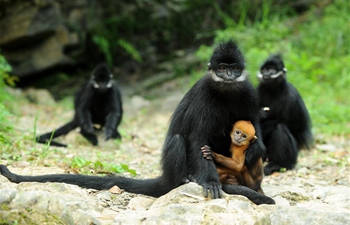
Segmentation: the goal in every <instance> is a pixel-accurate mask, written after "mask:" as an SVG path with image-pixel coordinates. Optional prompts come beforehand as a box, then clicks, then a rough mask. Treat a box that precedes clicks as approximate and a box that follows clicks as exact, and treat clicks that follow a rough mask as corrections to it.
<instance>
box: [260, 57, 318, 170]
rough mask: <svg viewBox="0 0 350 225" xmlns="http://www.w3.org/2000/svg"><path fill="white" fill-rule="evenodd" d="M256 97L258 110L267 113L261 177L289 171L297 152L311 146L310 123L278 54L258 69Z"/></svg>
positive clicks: (263, 127) (264, 118)
mask: <svg viewBox="0 0 350 225" xmlns="http://www.w3.org/2000/svg"><path fill="white" fill-rule="evenodd" d="M258 78H259V80H260V82H259V85H258V88H257V90H258V94H259V101H260V103H259V104H260V107H269V108H270V110H269V112H268V113H266V114H265V116H264V117H262V118H261V126H262V134H263V141H264V144H265V146H266V148H267V155H266V158H265V160H266V161H267V165H266V166H265V167H264V173H265V175H269V174H271V173H273V172H275V171H280V169H281V168H286V169H288V170H290V169H293V168H294V166H295V164H296V163H297V158H298V151H299V150H300V149H301V148H310V147H311V144H312V142H313V137H312V133H311V120H310V116H309V113H308V111H307V108H306V106H305V104H304V101H303V99H302V98H301V96H300V94H299V92H298V91H297V89H295V87H294V86H293V85H292V84H290V83H289V82H288V81H287V69H286V68H285V67H284V63H283V60H282V57H281V55H280V54H274V55H271V56H270V57H269V58H268V59H267V60H266V61H265V62H264V63H263V64H262V66H261V68H260V72H259V73H258Z"/></svg>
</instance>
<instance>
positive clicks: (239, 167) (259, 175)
mask: <svg viewBox="0 0 350 225" xmlns="http://www.w3.org/2000/svg"><path fill="white" fill-rule="evenodd" d="M230 136H231V140H232V143H231V147H230V152H231V155H232V156H231V157H226V156H223V155H221V154H217V153H215V152H213V151H211V148H210V147H209V146H207V145H205V146H203V147H202V152H203V156H204V158H206V159H208V160H213V161H214V162H215V163H216V170H217V172H218V174H219V178H220V182H221V183H222V184H232V185H243V186H246V187H248V188H250V189H252V190H255V191H257V192H259V193H261V194H264V192H263V190H262V188H261V182H262V179H263V163H262V159H261V158H260V159H259V160H257V161H256V163H255V165H254V166H253V167H251V168H250V169H248V168H247V166H245V165H244V161H245V154H246V150H247V148H248V147H249V145H250V144H251V143H252V142H254V141H255V140H256V139H257V137H256V136H255V128H254V126H253V125H252V124H251V122H250V121H244V120H239V121H237V122H236V123H235V124H234V125H233V129H232V131H231V133H230Z"/></svg>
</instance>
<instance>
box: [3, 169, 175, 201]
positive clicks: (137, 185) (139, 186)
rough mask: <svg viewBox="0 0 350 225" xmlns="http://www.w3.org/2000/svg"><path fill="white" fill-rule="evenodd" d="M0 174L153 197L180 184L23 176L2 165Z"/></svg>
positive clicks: (14, 179)
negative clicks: (113, 188)
mask: <svg viewBox="0 0 350 225" xmlns="http://www.w3.org/2000/svg"><path fill="white" fill-rule="evenodd" d="M0 173H1V175H3V176H4V177H6V178H7V179H8V180H9V181H11V182H13V183H22V182H40V183H46V182H54V183H66V184H74V185H78V186H80V187H83V188H92V189H97V190H108V189H110V188H111V187H113V186H118V187H119V188H121V189H124V190H125V191H127V192H131V193H136V194H144V195H149V196H153V197H159V196H161V195H164V194H166V193H168V192H169V191H171V190H172V189H173V188H175V187H176V186H179V185H180V184H177V183H175V182H174V183H167V182H165V181H166V179H164V178H163V177H162V176H160V177H157V178H154V179H144V180H142V179H133V178H127V177H119V176H115V177H102V176H88V175H80V174H50V175H42V176H21V175H17V174H14V173H12V172H11V171H10V170H9V169H8V168H7V167H6V166H5V165H0Z"/></svg>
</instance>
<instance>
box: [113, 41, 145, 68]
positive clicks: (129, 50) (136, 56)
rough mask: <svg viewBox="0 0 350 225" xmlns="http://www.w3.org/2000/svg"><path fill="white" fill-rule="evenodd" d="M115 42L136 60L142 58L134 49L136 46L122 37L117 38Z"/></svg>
mask: <svg viewBox="0 0 350 225" xmlns="http://www.w3.org/2000/svg"><path fill="white" fill-rule="evenodd" d="M117 43H118V45H119V46H120V47H122V48H123V49H124V50H125V51H126V52H127V53H129V54H130V55H131V56H132V57H133V58H134V59H135V60H136V61H138V62H142V58H141V55H140V53H139V52H138V51H137V50H136V48H135V47H134V46H133V45H132V44H131V43H130V42H128V41H126V40H124V39H119V40H117Z"/></svg>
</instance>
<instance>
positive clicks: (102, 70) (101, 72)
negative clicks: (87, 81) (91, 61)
mask: <svg viewBox="0 0 350 225" xmlns="http://www.w3.org/2000/svg"><path fill="white" fill-rule="evenodd" d="M92 74H93V75H94V76H95V77H96V76H97V77H98V76H110V74H111V72H110V70H109V68H108V66H107V64H105V63H100V64H98V65H97V66H96V68H95V69H94V71H93V72H92Z"/></svg>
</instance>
